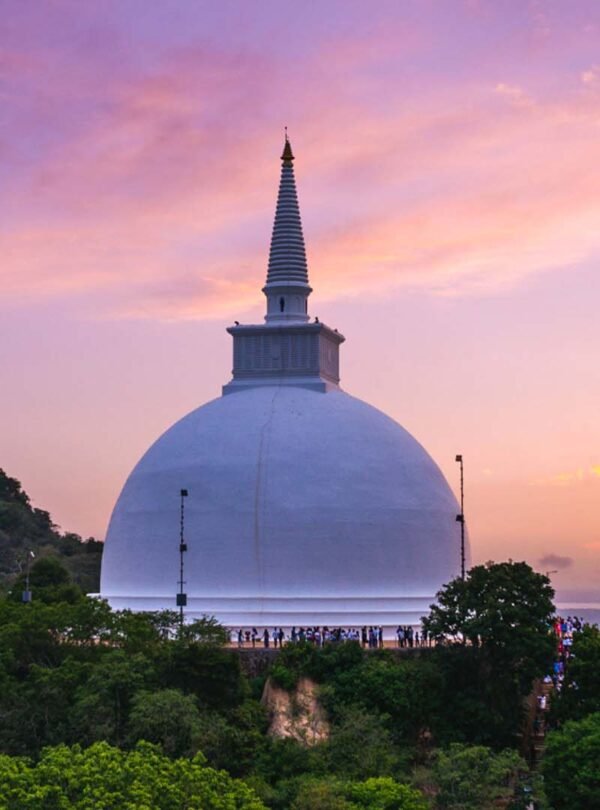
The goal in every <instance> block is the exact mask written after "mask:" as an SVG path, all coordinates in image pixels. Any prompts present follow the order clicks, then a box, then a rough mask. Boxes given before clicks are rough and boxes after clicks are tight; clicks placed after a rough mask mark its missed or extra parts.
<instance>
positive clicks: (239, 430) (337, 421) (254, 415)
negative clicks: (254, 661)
mask: <svg viewBox="0 0 600 810" xmlns="http://www.w3.org/2000/svg"><path fill="white" fill-rule="evenodd" d="M182 488H186V489H187V490H188V491H189V497H188V498H187V499H186V503H185V508H186V513H185V514H186V521H185V537H186V542H187V543H188V549H189V551H188V553H187V555H186V571H185V580H186V583H187V584H186V588H185V589H186V591H187V593H188V604H189V612H190V615H199V614H202V613H210V614H214V615H215V616H216V617H217V618H218V619H220V620H221V621H223V622H224V623H226V624H229V625H236V624H245V625H252V624H263V625H265V624H269V625H271V624H277V625H279V624H281V625H286V626H289V625H293V624H300V625H302V624H304V625H307V624H321V625H322V624H330V625H333V624H355V623H360V624H365V623H377V624H385V625H391V624H395V623H398V622H405V621H406V622H408V621H418V618H419V616H420V615H422V613H423V611H424V610H425V609H426V608H427V606H428V605H429V603H430V601H431V599H432V598H433V596H434V594H435V593H436V591H437V590H438V589H439V587H440V586H441V585H442V584H443V583H445V582H447V581H448V580H449V579H450V578H452V577H453V576H456V575H457V574H458V571H459V560H460V532H459V526H458V524H457V523H456V515H457V513H458V512H459V511H460V509H459V506H458V504H457V502H456V499H455V497H454V495H453V494H452V492H451V490H450V488H449V486H448V484H447V482H446V481H445V479H444V477H443V475H442V473H441V472H440V470H439V468H438V467H437V465H436V464H435V462H434V461H433V460H432V459H431V457H430V456H429V455H428V454H427V452H426V451H425V450H424V449H423V447H421V445H420V444H419V443H418V442H417V441H416V440H415V439H414V438H413V437H412V436H411V435H410V434H409V433H407V432H406V431H405V430H404V429H403V428H402V427H400V425H398V424H397V423H396V422H394V421H393V420H392V419H390V418H389V417H388V416H386V415H385V414H383V413H382V412H381V411H378V410H377V409H375V408H373V407H371V406H370V405H367V404H366V403H364V402H362V401H361V400H358V399H356V398H354V397H351V396H349V395H348V394H345V393H344V392H342V391H341V390H339V389H336V390H329V391H328V392H327V393H322V392H319V391H315V390H309V389H307V388H302V387H296V386H290V385H261V386H257V387H251V388H248V389H247V390H240V391H238V392H236V393H233V394H230V395H228V396H223V397H221V398H219V399H216V400H213V401H212V402H209V403H208V404H206V405H204V406H202V407H200V408H198V409H197V410H195V411H193V412H192V413H190V414H189V415H188V416H186V417H185V418H183V419H182V420H181V421H179V422H177V423H176V424H175V425H174V426H173V427H171V428H170V429H169V430H168V431H167V432H166V433H165V434H164V435H163V436H162V437H161V438H159V439H158V441H157V442H156V443H155V444H154V445H153V446H152V447H151V448H150V449H149V450H148V452H147V453H146V454H145V455H144V456H143V458H142V459H141V461H140V462H139V463H138V465H137V466H136V467H135V469H134V470H133V472H132V473H131V475H130V476H129V479H128V480H127V482H126V484H125V486H124V488H123V491H122V493H121V495H120V497H119V499H118V501H117V504H116V506H115V508H114V511H113V515H112V518H111V521H110V525H109V530H108V535H107V538H106V545H105V550H104V559H103V564H102V583H101V592H102V596H104V597H106V598H108V599H109V601H110V602H111V604H113V606H114V607H117V608H123V607H131V608H134V609H135V608H137V609H158V608H171V609H174V608H175V594H176V592H177V590H178V586H177V580H178V575H179V574H178V562H179V557H178V548H179V546H178V544H179V492H180V490H181V489H182Z"/></svg>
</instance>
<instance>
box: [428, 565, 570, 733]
mask: <svg viewBox="0 0 600 810" xmlns="http://www.w3.org/2000/svg"><path fill="white" fill-rule="evenodd" d="M553 595H554V592H553V590H552V588H551V587H550V584H549V580H548V578H547V577H545V576H543V575H542V574H537V573H535V572H534V571H533V570H532V569H531V568H530V566H529V565H527V564H526V563H523V562H521V563H514V562H506V563H497V564H496V563H489V564H487V565H479V566H476V567H475V568H472V569H471V570H470V571H469V572H468V574H467V577H466V579H465V580H464V581H463V580H461V579H454V580H452V581H451V582H450V583H449V584H448V585H446V586H445V587H444V588H443V589H442V590H441V591H440V592H439V593H438V594H437V600H438V601H437V604H435V605H432V606H431V612H430V614H429V616H428V617H426V618H424V619H423V626H424V627H425V629H426V630H427V631H428V632H429V633H431V635H432V636H433V637H434V638H435V639H436V640H437V641H438V648H437V650H436V653H435V658H436V659H437V660H436V666H437V667H438V668H439V671H440V672H441V673H442V674H443V677H444V680H445V683H446V689H445V692H444V698H443V706H444V712H442V713H441V715H440V721H438V723H437V731H438V734H440V735H441V736H442V739H445V740H446V741H452V740H456V741H460V740H461V739H462V740H464V741H467V742H477V743H485V744H488V745H492V747H494V748H505V747H509V746H511V745H513V744H514V742H515V735H516V734H517V733H518V731H519V727H520V724H521V722H522V719H523V698H524V697H525V696H526V695H527V694H528V693H529V692H530V690H531V686H532V683H533V681H534V679H535V678H536V677H540V676H542V675H543V674H545V673H546V672H548V670H549V668H550V665H551V662H552V657H553V654H554V650H555V641H554V638H553V635H552V632H551V619H552V616H553V614H554V605H553V602H552V598H553Z"/></svg>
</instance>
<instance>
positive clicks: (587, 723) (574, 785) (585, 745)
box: [543, 713, 600, 810]
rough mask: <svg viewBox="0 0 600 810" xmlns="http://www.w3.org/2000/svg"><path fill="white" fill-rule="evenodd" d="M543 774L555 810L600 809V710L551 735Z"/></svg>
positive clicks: (571, 722) (573, 721)
mask: <svg viewBox="0 0 600 810" xmlns="http://www.w3.org/2000/svg"><path fill="white" fill-rule="evenodd" d="M543 773H544V782H545V785H546V793H547V796H548V799H549V801H550V804H551V806H552V808H553V810H600V713H595V714H589V715H587V717H584V718H583V719H582V720H571V721H569V722H567V723H565V724H564V726H563V727H562V728H561V729H560V730H557V731H553V732H552V733H551V734H549V735H548V738H547V744H546V751H545V754H544V760H543Z"/></svg>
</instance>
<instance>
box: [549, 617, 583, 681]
mask: <svg viewBox="0 0 600 810" xmlns="http://www.w3.org/2000/svg"><path fill="white" fill-rule="evenodd" d="M586 624H587V622H585V621H584V620H583V619H582V618H580V617H579V616H574V617H571V616H567V618H566V619H563V618H562V617H561V616H557V617H556V620H555V622H554V627H553V629H554V634H555V636H556V658H555V660H554V665H553V668H552V673H551V674H549V675H547V676H546V678H545V679H544V680H545V682H546V683H549V682H550V681H552V683H553V685H554V688H555V689H556V691H557V692H560V690H561V689H562V685H563V681H564V677H565V667H566V666H567V664H568V662H569V658H570V657H571V648H572V646H573V638H574V637H575V636H576V635H577V633H579V632H581V630H583V628H584V627H585V625H586Z"/></svg>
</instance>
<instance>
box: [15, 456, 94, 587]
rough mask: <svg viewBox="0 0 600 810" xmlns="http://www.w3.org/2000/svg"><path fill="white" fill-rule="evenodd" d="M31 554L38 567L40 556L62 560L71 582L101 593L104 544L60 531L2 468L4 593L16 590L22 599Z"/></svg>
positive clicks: (17, 482)
mask: <svg viewBox="0 0 600 810" xmlns="http://www.w3.org/2000/svg"><path fill="white" fill-rule="evenodd" d="M31 552H33V553H34V554H35V559H36V560H38V562H37V563H34V566H36V567H37V566H38V565H39V558H40V557H42V558H47V557H51V558H55V559H60V561H61V563H62V566H63V568H65V569H66V571H67V576H68V578H69V581H72V582H73V583H74V584H75V585H76V586H78V587H79V588H81V589H82V590H83V591H84V592H86V593H90V592H97V591H98V590H99V584H100V560H101V557H102V543H99V542H98V541H96V540H94V539H93V538H88V539H87V540H85V541H82V539H81V538H80V537H79V535H76V534H70V533H66V534H62V533H61V532H59V531H58V529H57V527H56V526H55V525H54V523H53V522H52V519H51V517H50V515H49V514H48V512H45V511H44V510H43V509H35V508H33V507H32V506H31V502H30V500H29V497H28V495H27V493H26V492H24V491H23V489H22V487H21V484H20V483H19V481H17V480H16V479H15V478H10V477H9V476H8V475H6V473H5V472H4V471H3V470H1V469H0V591H8V590H10V589H11V588H13V589H14V591H15V592H16V593H18V595H19V598H20V592H21V590H23V585H24V578H25V569H26V567H27V564H28V562H31V560H32V559H33V558H32V557H31ZM32 573H33V572H32Z"/></svg>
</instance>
